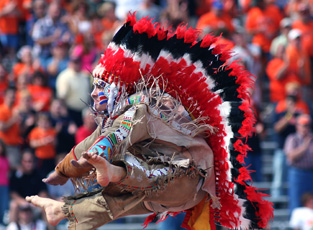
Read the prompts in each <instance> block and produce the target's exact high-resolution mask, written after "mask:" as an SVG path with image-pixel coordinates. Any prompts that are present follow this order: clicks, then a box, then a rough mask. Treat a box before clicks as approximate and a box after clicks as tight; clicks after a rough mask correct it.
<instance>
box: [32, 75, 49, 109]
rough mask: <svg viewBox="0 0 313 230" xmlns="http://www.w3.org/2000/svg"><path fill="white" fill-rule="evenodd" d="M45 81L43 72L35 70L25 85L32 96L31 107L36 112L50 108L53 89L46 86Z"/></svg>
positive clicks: (45, 77)
mask: <svg viewBox="0 0 313 230" xmlns="http://www.w3.org/2000/svg"><path fill="white" fill-rule="evenodd" d="M47 81H48V79H47V76H46V75H45V73H42V72H40V71H36V72H35V73H34V74H33V75H32V82H31V84H29V85H28V87H27V88H28V90H29V92H30V95H31V97H32V102H33V109H34V110H36V111H37V112H47V111H49V109H50V103H51V100H52V97H53V91H52V89H51V88H50V87H48V84H47Z"/></svg>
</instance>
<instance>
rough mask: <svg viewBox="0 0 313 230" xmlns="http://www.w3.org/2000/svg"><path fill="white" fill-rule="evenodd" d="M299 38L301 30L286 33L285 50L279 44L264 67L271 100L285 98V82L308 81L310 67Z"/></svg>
mask: <svg viewBox="0 0 313 230" xmlns="http://www.w3.org/2000/svg"><path fill="white" fill-rule="evenodd" d="M300 39H301V32H300V31H299V30H296V29H292V30H291V31H290V32H289V33H288V40H289V44H288V45H287V47H286V50H284V46H279V48H278V49H277V53H276V57H275V58H274V59H272V60H271V61H270V62H269V63H268V65H267V67H266V73H267V75H268V76H269V79H270V99H271V101H272V102H278V101H280V100H283V99H285V97H286V91H285V89H286V84H287V83H289V82H297V83H298V84H300V85H303V84H308V83H309V80H310V74H311V67H310V63H309V59H308V56H307V55H306V54H305V52H304V51H303V49H302V46H301V40H300Z"/></svg>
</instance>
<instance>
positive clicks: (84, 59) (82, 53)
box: [72, 33, 101, 75]
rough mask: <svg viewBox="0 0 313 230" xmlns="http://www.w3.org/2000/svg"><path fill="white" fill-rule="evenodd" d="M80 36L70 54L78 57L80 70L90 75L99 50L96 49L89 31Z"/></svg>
mask: <svg viewBox="0 0 313 230" xmlns="http://www.w3.org/2000/svg"><path fill="white" fill-rule="evenodd" d="M81 38H82V40H81V42H80V43H79V44H77V45H75V46H74V47H73V50H72V55H73V56H76V57H80V59H81V68H82V71H84V72H85V73H86V74H88V75H90V74H91V72H92V70H93V69H94V67H95V66H96V64H97V63H96V61H97V59H98V57H99V56H100V53H101V52H100V51H99V50H98V49H97V47H96V44H95V40H94V38H93V35H92V34H91V33H87V34H84V35H82V36H81Z"/></svg>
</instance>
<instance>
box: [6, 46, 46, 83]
mask: <svg viewBox="0 0 313 230" xmlns="http://www.w3.org/2000/svg"><path fill="white" fill-rule="evenodd" d="M17 56H18V57H19V59H20V62H17V63H16V64H15V65H14V66H13V71H12V75H13V76H12V77H11V78H12V80H13V81H14V82H15V83H16V82H17V79H18V77H19V76H21V75H22V74H27V75H31V74H33V73H34V72H35V71H37V70H38V71H42V68H41V67H40V62H39V60H34V59H33V57H32V48H31V47H30V46H23V47H22V48H21V49H20V50H19V52H18V54H17Z"/></svg>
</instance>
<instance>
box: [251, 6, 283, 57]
mask: <svg viewBox="0 0 313 230" xmlns="http://www.w3.org/2000/svg"><path fill="white" fill-rule="evenodd" d="M255 2H256V6H254V7H252V8H251V9H250V10H249V11H248V13H247V18H246V20H245V29H246V31H247V32H248V33H249V34H250V35H251V36H252V37H253V38H252V43H254V44H257V45H259V46H260V47H261V49H262V51H263V52H264V53H265V54H267V53H269V50H270V46H271V41H272V39H273V38H274V37H276V35H277V32H278V31H279V23H280V21H281V19H282V18H283V16H282V14H281V12H280V9H279V7H278V6H276V5H275V4H273V3H272V2H270V1H266V0H259V1H255Z"/></svg>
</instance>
